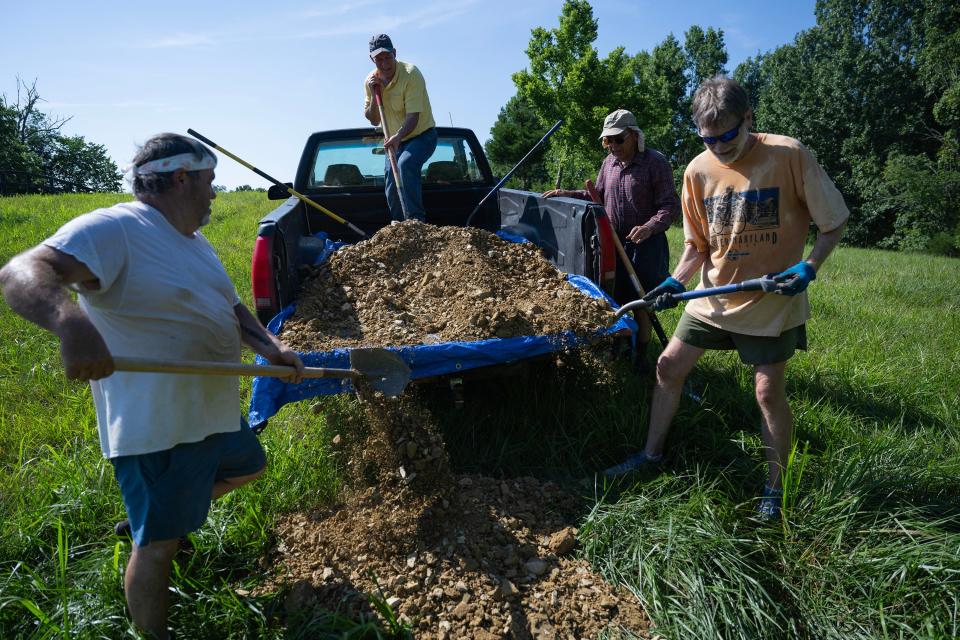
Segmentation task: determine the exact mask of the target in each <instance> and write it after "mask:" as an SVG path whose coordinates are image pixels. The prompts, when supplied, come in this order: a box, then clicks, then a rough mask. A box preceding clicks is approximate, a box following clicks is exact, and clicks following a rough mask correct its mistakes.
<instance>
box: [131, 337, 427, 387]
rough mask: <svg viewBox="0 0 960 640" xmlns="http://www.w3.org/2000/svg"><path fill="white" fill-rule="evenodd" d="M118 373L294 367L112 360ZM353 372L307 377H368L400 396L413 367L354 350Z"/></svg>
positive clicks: (283, 371)
mask: <svg viewBox="0 0 960 640" xmlns="http://www.w3.org/2000/svg"><path fill="white" fill-rule="evenodd" d="M113 362H114V365H115V366H116V370H117V371H140V372H147V373H191V374H194V375H213V376H269V377H273V378H289V377H290V376H291V375H293V372H294V371H295V370H294V368H293V367H287V366H281V365H272V364H242V363H239V362H238V363H233V362H208V361H203V360H155V359H152V358H125V357H121V356H115V357H114V358H113ZM350 367H351V368H350V369H326V368H320V367H306V368H305V369H304V373H303V377H304V378H361V377H362V378H366V379H367V380H368V381H369V383H370V386H371V387H373V388H374V389H375V390H377V391H382V392H383V393H385V394H386V395H388V396H398V395H400V394H401V393H403V390H404V389H406V387H407V384H408V383H409V382H410V367H408V366H407V364H406V363H405V362H404V361H403V360H402V359H401V358H400V356H398V355H397V354H396V353H394V352H392V351H388V350H387V349H377V348H371V349H351V350H350Z"/></svg>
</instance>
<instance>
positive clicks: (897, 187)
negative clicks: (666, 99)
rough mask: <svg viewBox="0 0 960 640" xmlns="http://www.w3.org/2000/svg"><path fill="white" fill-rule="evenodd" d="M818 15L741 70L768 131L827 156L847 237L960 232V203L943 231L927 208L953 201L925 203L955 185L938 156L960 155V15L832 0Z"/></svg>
mask: <svg viewBox="0 0 960 640" xmlns="http://www.w3.org/2000/svg"><path fill="white" fill-rule="evenodd" d="M816 13H817V25H816V26H815V27H814V28H812V29H809V30H806V31H804V32H801V33H800V34H798V35H797V37H796V39H795V40H794V42H793V43H792V44H790V45H786V46H783V47H780V48H778V49H777V50H775V51H773V52H771V53H769V54H763V55H760V56H758V57H757V58H756V59H749V60H747V61H746V62H745V63H743V64H742V65H740V66H739V67H738V69H737V71H736V73H735V76H736V77H738V78H739V79H741V80H743V81H744V83H745V84H746V86H747V88H748V89H749V90H750V91H751V92H752V99H753V100H754V103H755V105H756V107H755V113H756V116H757V127H758V128H759V129H760V130H763V131H771V132H775V133H782V134H786V135H790V136H793V137H796V138H798V139H799V140H801V141H802V142H803V143H804V144H806V145H807V146H808V147H810V148H811V149H812V150H813V151H814V152H815V153H816V154H817V157H818V159H819V161H820V162H821V164H822V165H823V166H824V168H825V170H826V171H827V174H828V175H830V176H831V177H832V178H833V179H834V181H835V182H836V184H837V186H838V188H839V189H840V191H841V192H842V193H843V194H844V196H845V199H846V201H847V205H848V206H849V207H850V209H851V214H852V215H851V218H850V222H849V226H848V231H847V234H846V237H845V240H846V241H847V242H850V243H853V244H858V245H865V246H884V247H891V248H911V249H922V250H932V249H933V248H934V247H935V246H941V245H942V244H943V242H942V234H947V235H949V236H952V235H953V234H954V233H955V226H956V222H955V220H956V216H955V214H954V213H951V211H955V210H956V208H955V205H954V204H948V207H947V210H946V211H944V212H938V213H937V214H936V215H935V216H934V220H935V221H936V222H937V223H938V224H939V223H943V224H946V225H947V226H939V227H937V226H934V225H931V224H927V223H926V222H924V216H923V214H924V212H929V211H932V210H933V209H934V208H936V207H937V204H935V203H939V202H942V199H939V198H936V197H935V198H934V199H932V200H930V201H928V202H920V201H919V200H918V199H917V198H918V197H920V195H921V193H925V194H928V195H933V193H934V191H935V189H934V188H933V187H934V186H935V185H940V186H949V185H950V184H952V183H953V181H954V178H953V177H952V176H951V169H949V168H948V167H944V166H943V163H940V164H939V165H938V164H936V163H931V162H928V160H930V161H932V160H936V159H937V158H938V157H941V156H944V155H945V156H947V157H948V158H953V159H955V158H956V155H955V152H953V151H951V149H956V146H957V145H956V144H955V141H956V140H957V128H956V122H958V120H957V119H956V118H955V113H960V108H957V104H960V103H958V102H957V101H956V96H957V95H960V93H953V92H954V90H956V88H957V87H958V84H957V82H958V76H957V73H956V69H957V68H958V58H960V55H958V53H957V48H956V47H957V45H958V44H960V40H958V38H960V36H958V35H957V34H958V29H960V10H958V9H957V8H956V6H955V3H952V2H948V1H946V0H927V1H926V2H912V1H908V0H870V1H866V2H864V1H862V0H822V1H821V2H819V3H818V4H817V11H816ZM906 158H911V160H909V161H908V160H906ZM910 164H912V165H913V167H914V169H913V170H908V165H910ZM941 172H942V175H941ZM899 179H907V180H908V182H907V183H904V184H897V183H896V182H895V181H896V180H899ZM923 185H927V186H923ZM905 207H906V209H905ZM934 237H941V240H938V241H934V240H933V238H934Z"/></svg>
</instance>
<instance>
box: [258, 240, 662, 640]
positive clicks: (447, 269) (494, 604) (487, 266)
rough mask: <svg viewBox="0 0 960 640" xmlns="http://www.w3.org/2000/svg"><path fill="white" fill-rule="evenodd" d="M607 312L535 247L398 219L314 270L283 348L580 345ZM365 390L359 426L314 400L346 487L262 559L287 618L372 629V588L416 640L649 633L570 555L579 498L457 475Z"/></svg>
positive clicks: (428, 424)
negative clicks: (341, 617) (532, 340)
mask: <svg viewBox="0 0 960 640" xmlns="http://www.w3.org/2000/svg"><path fill="white" fill-rule="evenodd" d="M611 318H612V313H611V311H610V308H609V306H608V305H607V304H606V303H604V302H600V301H597V300H594V299H592V298H589V297H588V296H585V295H583V294H581V293H580V292H579V291H578V290H576V289H575V288H574V287H572V286H571V285H569V284H568V283H567V282H566V281H565V280H564V278H563V276H562V274H560V273H559V272H558V271H557V270H556V269H555V268H554V267H553V266H551V265H550V264H549V263H548V262H546V261H545V260H544V259H543V258H542V257H541V256H540V254H539V252H538V250H537V249H536V248H535V247H533V246H530V245H520V244H513V243H509V242H506V241H503V240H501V239H499V238H497V237H496V236H493V235H491V234H489V233H487V232H484V231H481V230H477V229H463V228H455V227H434V226H430V225H424V224H421V223H416V222H405V223H402V224H398V225H393V226H390V227H387V228H385V229H383V230H381V231H380V232H379V233H377V234H376V236H374V238H372V239H371V240H368V241H366V242H361V243H359V244H357V245H354V246H352V247H347V248H344V249H342V250H340V251H339V252H337V253H336V254H334V256H333V257H332V258H331V259H330V260H329V261H328V262H327V263H326V264H325V265H323V266H321V267H318V268H316V269H314V270H313V273H312V277H311V278H310V279H309V280H308V281H307V282H306V284H305V285H304V287H303V290H302V292H301V301H300V303H299V306H298V309H297V313H296V315H295V316H294V318H293V319H291V320H290V321H289V322H288V323H287V325H286V327H285V330H284V332H283V338H284V340H285V341H287V343H288V344H291V345H293V346H294V347H295V348H297V349H298V350H300V351H327V350H330V349H332V348H336V347H352V346H359V345H374V346H398V345H409V344H421V343H424V342H446V341H454V340H480V339H485V338H494V337H501V338H503V337H512V336H518V335H530V334H540V335H543V334H559V333H561V332H563V331H569V330H572V331H574V332H577V333H579V334H584V335H586V334H591V333H592V332H594V331H595V330H596V329H597V328H599V327H601V326H604V325H606V324H608V323H609V321H610V320H611ZM357 389H358V392H359V394H360V396H361V400H362V408H363V416H362V419H358V418H357V416H356V415H353V414H349V411H348V410H347V409H345V408H344V407H343V405H339V404H336V403H330V404H329V405H324V404H323V403H319V404H318V405H317V407H318V409H320V410H328V411H330V412H331V413H330V414H329V415H328V418H330V420H328V423H329V424H339V425H343V428H342V429H341V431H340V433H337V434H336V435H335V436H334V439H333V444H334V456H335V457H336V458H337V463H338V466H339V467H340V468H341V469H342V470H343V472H344V473H343V475H344V476H345V478H346V479H347V481H348V486H347V487H346V488H345V489H344V491H343V492H342V495H341V496H340V503H339V504H337V505H335V506H333V507H331V508H329V509H326V510H323V511H320V512H309V513H294V514H291V515H289V516H287V517H285V518H283V519H282V520H281V521H280V523H279V524H278V526H277V529H276V535H277V545H276V547H275V548H274V550H273V551H272V552H271V554H270V556H269V557H267V558H264V566H265V567H273V568H274V571H275V573H274V575H273V578H272V579H271V580H270V581H269V582H268V583H267V584H265V585H263V586H262V591H263V592H272V591H276V590H284V589H287V588H289V592H288V594H287V596H286V600H285V610H286V613H287V614H288V615H289V616H292V617H291V618H289V620H290V621H294V620H296V619H297V616H300V615H307V616H309V615H310V612H311V611H312V609H313V608H314V607H320V608H322V609H325V610H337V611H340V612H341V613H345V614H347V615H349V616H350V617H353V618H355V619H359V618H364V617H369V618H376V617H377V614H376V613H375V612H374V609H373V607H372V606H371V603H370V600H369V599H368V597H367V595H365V594H373V595H375V596H376V595H378V594H379V596H380V597H382V599H383V601H384V602H386V603H387V604H389V606H390V608H391V610H392V611H394V612H395V613H396V614H397V615H398V616H399V617H400V619H401V620H402V621H403V622H405V623H406V624H408V625H410V627H411V628H412V630H413V636H414V637H416V638H427V639H435V638H436V639H440V638H449V639H454V638H541V639H546V638H578V639H579V638H594V637H597V636H598V635H599V634H601V633H603V632H605V631H606V632H607V635H606V637H610V638H616V637H622V636H625V637H636V636H641V637H646V636H647V633H646V629H647V625H648V622H647V618H646V616H645V614H644V611H643V609H642V608H641V607H640V605H639V604H638V602H637V600H636V598H635V597H634V596H633V595H632V594H630V593H629V592H626V591H623V590H620V589H618V588H616V587H613V586H612V585H610V584H608V583H606V582H605V581H604V580H603V579H602V578H601V577H600V576H598V575H597V574H595V573H594V572H593V571H592V570H591V569H590V567H589V565H588V563H587V562H586V561H584V560H582V559H578V558H577V557H576V555H575V553H574V549H575V546H576V529H575V523H576V522H577V518H578V517H579V516H580V508H581V507H582V502H581V501H580V500H578V499H576V498H575V497H574V496H572V495H570V494H568V493H566V492H565V491H563V490H562V489H561V488H560V487H559V486H557V485H556V484H553V483H549V482H547V483H544V482H542V481H539V480H537V479H534V478H519V479H510V480H497V479H493V478H489V477H482V476H476V475H457V474H454V473H452V472H451V469H450V462H449V457H448V455H447V452H446V448H445V446H444V443H443V440H442V438H441V437H440V435H439V433H440V432H439V429H438V428H437V425H436V424H435V422H434V419H433V417H432V416H431V414H430V412H429V411H428V410H427V409H426V405H425V403H423V402H422V401H421V399H420V398H419V397H418V396H417V394H416V392H415V391H413V390H408V392H407V393H406V394H405V395H404V396H403V397H401V398H397V399H389V398H385V397H383V396H382V395H380V394H376V393H372V392H371V391H370V390H369V389H367V388H365V386H364V385H363V384H362V382H361V383H359V384H358V385H357ZM338 411H345V412H347V415H334V414H335V413H336V412H338ZM291 623H293V622H291ZM624 630H626V631H624ZM621 631H623V633H620V632H621Z"/></svg>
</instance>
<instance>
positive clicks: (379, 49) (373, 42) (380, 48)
mask: <svg viewBox="0 0 960 640" xmlns="http://www.w3.org/2000/svg"><path fill="white" fill-rule="evenodd" d="M384 51H387V52H391V51H393V41H392V40H391V39H390V36H388V35H387V34H385V33H381V34H378V35H375V36H373V37H372V38H370V57H371V58H375V57H377V55H378V54H380V53H383V52H384Z"/></svg>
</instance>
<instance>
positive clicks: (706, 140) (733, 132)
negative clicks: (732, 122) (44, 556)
mask: <svg viewBox="0 0 960 640" xmlns="http://www.w3.org/2000/svg"><path fill="white" fill-rule="evenodd" d="M743 121H744V118H740V122H738V123H737V126H735V127H734V128H733V129H730V131H725V132H724V133H721V134H720V135H718V136H701V135H700V134H699V132H698V133H697V137H699V138H700V139H701V140H703V144H717V143H718V142H730V141H731V140H733V139H734V138H736V137H737V136H738V135H740V127H742V126H743Z"/></svg>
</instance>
